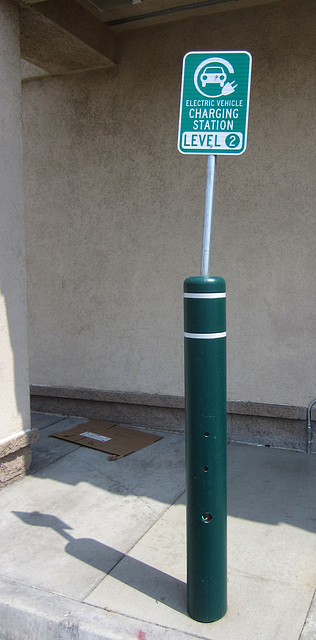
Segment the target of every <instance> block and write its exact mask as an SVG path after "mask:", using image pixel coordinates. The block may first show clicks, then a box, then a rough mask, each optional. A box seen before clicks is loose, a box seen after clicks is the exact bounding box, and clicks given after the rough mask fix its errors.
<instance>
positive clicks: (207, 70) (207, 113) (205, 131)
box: [178, 51, 252, 622]
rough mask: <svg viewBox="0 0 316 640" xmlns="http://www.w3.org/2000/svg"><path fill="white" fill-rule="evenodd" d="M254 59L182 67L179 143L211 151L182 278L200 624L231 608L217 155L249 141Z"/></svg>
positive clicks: (190, 600)
mask: <svg viewBox="0 0 316 640" xmlns="http://www.w3.org/2000/svg"><path fill="white" fill-rule="evenodd" d="M251 64H252V58H251V55H250V53H248V52H247V51H217V52H215V51H191V52H189V53H187V54H186V55H185V56H184V59H183V69H182V84H181V100H180V117H179V129H178V149H179V151H180V152H181V153H183V154H196V155H201V154H202V155H207V156H208V159H207V175H206V192H205V212H204V228H203V240H202V258H201V270H200V275H199V276H194V277H190V278H187V279H186V280H185V282H184V366H185V431H186V484H187V511H186V514H187V607H188V613H189V615H190V616H191V617H192V618H193V619H195V620H198V621H199V622H215V621H216V620H219V619H220V618H222V617H223V616H224V615H225V613H226V610H227V456H226V451H227V436H226V431H227V429H226V397H227V391H226V388H227V385H226V285H225V281H224V280H223V278H220V277H215V276H211V275H210V273H211V270H210V257H211V231H212V214H213V200H214V183H215V168H216V156H217V155H240V154H241V153H244V151H245V149H246V145H247V131H248V113H249V94H250V78H251Z"/></svg>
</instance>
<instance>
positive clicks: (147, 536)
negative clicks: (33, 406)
mask: <svg viewBox="0 0 316 640" xmlns="http://www.w3.org/2000/svg"><path fill="white" fill-rule="evenodd" d="M32 418H33V424H34V426H36V427H38V428H40V430H41V438H40V441H39V442H38V443H36V444H35V445H34V446H33V465H32V468H31V473H30V474H29V475H28V476H27V477H26V478H24V479H23V480H21V481H19V482H16V483H15V484H13V485H10V486H8V487H6V488H5V489H3V490H2V491H1V493H0V509H1V524H0V532H1V545H0V640H98V639H99V640H185V639H188V638H206V639H211V640H273V639H276V640H298V639H300V640H315V639H316V604H315V600H314V601H313V596H314V592H315V586H316V566H315V565H316V562H315V558H316V500H315V494H316V456H315V455H307V454H304V453H297V452H294V451H285V450H280V449H271V448H267V447H253V446H249V445H242V444H236V443H230V444H229V446H228V496H229V502H228V568H229V572H228V573H229V581H228V607H229V608H228V612H227V614H226V616H225V617H224V618H223V619H222V620H220V621H218V622H216V623H213V624H201V623H198V622H195V621H194V620H192V619H191V618H189V617H188V615H187V612H186V585H185V581H186V570H185V474H184V437H183V436H182V435H179V434H171V433H163V434H162V435H163V439H162V440H160V441H158V442H156V443H155V444H153V445H150V446H149V447H147V448H145V449H143V450H141V451H139V452H137V453H134V454H132V455H130V456H127V457H126V458H122V459H119V460H116V461H109V460H108V456H107V454H104V453H101V452H99V451H95V450H92V449H87V448H84V447H80V446H78V445H75V444H71V443H68V442H65V441H61V440H56V439H55V438H48V436H49V435H50V434H51V433H54V432H55V431H58V430H60V431H63V430H66V429H68V428H70V427H71V426H73V425H75V424H78V423H79V422H85V420H84V419H82V418H63V417H62V416H52V415H47V414H33V416H32Z"/></svg>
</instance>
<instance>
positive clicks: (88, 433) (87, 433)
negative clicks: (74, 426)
mask: <svg viewBox="0 0 316 640" xmlns="http://www.w3.org/2000/svg"><path fill="white" fill-rule="evenodd" d="M80 435H81V436H83V437H84V438H92V440H99V441H100V442H107V441H108V440H111V438H107V437H106V436H101V435H100V434H99V433H91V431H85V432H84V433H81V434H80Z"/></svg>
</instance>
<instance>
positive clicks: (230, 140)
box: [225, 133, 240, 149]
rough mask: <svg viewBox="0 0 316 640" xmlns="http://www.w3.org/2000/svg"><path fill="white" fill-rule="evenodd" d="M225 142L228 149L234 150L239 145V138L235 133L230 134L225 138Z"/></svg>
mask: <svg viewBox="0 0 316 640" xmlns="http://www.w3.org/2000/svg"><path fill="white" fill-rule="evenodd" d="M225 142H226V144H227V146H228V147H230V149H234V148H235V147H238V145H239V142H240V140H239V136H238V135H236V133H230V135H229V136H226V139H225Z"/></svg>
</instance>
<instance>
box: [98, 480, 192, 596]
mask: <svg viewBox="0 0 316 640" xmlns="http://www.w3.org/2000/svg"><path fill="white" fill-rule="evenodd" d="M185 492H186V490H185V489H184V491H182V492H181V493H180V495H179V496H178V497H177V498H175V500H174V501H173V502H172V504H169V505H167V507H166V509H164V511H162V512H161V513H160V514H159V515H158V516H157V518H156V520H155V521H154V522H153V523H152V524H151V525H150V526H149V527H148V529H147V530H146V531H145V532H144V533H143V534H142V535H141V536H140V538H138V540H137V541H136V542H135V543H134V544H133V546H132V547H131V548H130V549H128V551H126V553H123V557H122V558H120V559H119V560H118V561H117V562H116V563H115V565H114V566H113V567H111V569H110V571H108V573H107V574H106V575H105V576H103V578H102V579H101V580H100V582H99V584H101V582H102V581H103V580H105V579H106V578H107V576H110V575H111V573H112V571H114V569H115V568H116V567H117V566H118V565H119V564H120V562H122V560H124V558H125V557H126V556H128V555H129V554H130V553H131V551H133V549H134V547H136V545H137V544H138V543H139V542H140V541H141V540H142V539H143V538H144V537H145V536H146V535H147V533H149V531H150V530H151V529H152V528H153V527H154V526H155V524H157V522H158V520H160V518H162V517H163V516H164V515H165V513H167V511H169V509H170V508H171V507H173V505H174V504H175V503H176V502H177V500H179V498H181V496H182V495H183V494H184V493H185ZM148 566H149V565H148ZM97 586H98V585H97ZM95 589H96V587H93V589H92V590H91V592H90V593H88V594H87V595H86V596H85V597H86V598H88V597H89V596H90V595H91V593H93V591H94V590H95Z"/></svg>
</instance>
